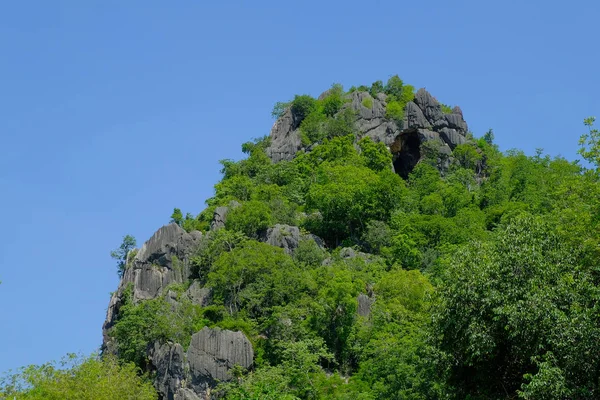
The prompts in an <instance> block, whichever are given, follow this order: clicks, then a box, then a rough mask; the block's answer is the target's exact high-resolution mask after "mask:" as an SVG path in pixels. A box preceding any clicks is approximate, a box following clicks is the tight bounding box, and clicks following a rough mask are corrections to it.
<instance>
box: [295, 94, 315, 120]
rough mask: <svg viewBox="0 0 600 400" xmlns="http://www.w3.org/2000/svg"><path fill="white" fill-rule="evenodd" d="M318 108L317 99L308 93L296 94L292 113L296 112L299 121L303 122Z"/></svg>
mask: <svg viewBox="0 0 600 400" xmlns="http://www.w3.org/2000/svg"><path fill="white" fill-rule="evenodd" d="M316 109H317V100H315V99H314V98H313V97H311V96H309V95H307V94H303V95H296V97H294V100H293V101H292V113H294V116H295V117H296V121H297V123H301V122H302V121H303V120H304V118H306V117H307V116H308V114H310V113H311V112H313V111H315V110H316Z"/></svg>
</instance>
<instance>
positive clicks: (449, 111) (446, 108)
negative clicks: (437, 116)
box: [440, 103, 452, 114]
mask: <svg viewBox="0 0 600 400" xmlns="http://www.w3.org/2000/svg"><path fill="white" fill-rule="evenodd" d="M440 105H441V106H442V112H443V113H444V114H452V107H450V106H448V105H446V104H444V103H441V104H440Z"/></svg>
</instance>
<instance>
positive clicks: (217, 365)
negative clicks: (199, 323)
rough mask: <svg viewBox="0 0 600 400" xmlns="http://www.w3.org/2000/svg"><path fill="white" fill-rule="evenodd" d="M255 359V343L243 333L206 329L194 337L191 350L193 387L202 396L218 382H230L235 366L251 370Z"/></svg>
mask: <svg viewBox="0 0 600 400" xmlns="http://www.w3.org/2000/svg"><path fill="white" fill-rule="evenodd" d="M253 358H254V350H253V348H252V344H251V343H250V341H249V340H248V339H247V338H246V336H245V335H244V334H243V333H242V332H233V331H228V330H221V329H219V328H208V327H204V328H202V330H201V331H200V332H196V333H195V334H194V335H193V336H192V342H191V344H190V347H189V349H188V351H187V359H188V364H189V371H190V375H191V379H192V381H191V382H192V383H191V385H192V387H193V388H194V390H195V391H196V392H197V393H202V392H204V391H206V390H207V389H208V388H210V387H213V386H214V385H215V384H216V382H217V381H227V380H230V379H231V378H232V377H231V375H229V370H230V369H231V368H232V367H233V366H234V365H240V366H242V367H244V368H248V367H250V366H251V365H252V361H253Z"/></svg>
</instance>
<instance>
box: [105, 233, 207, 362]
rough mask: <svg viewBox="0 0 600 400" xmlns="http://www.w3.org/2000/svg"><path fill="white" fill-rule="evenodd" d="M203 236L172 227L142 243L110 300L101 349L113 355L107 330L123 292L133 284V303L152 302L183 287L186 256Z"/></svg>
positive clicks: (186, 275)
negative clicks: (178, 285)
mask: <svg viewBox="0 0 600 400" xmlns="http://www.w3.org/2000/svg"><path fill="white" fill-rule="evenodd" d="M201 236H202V235H198V234H197V233H195V234H193V235H192V234H189V233H187V232H186V231H185V230H183V229H182V228H181V227H180V226H179V225H177V224H175V223H171V224H169V225H165V226H163V227H162V228H160V229H159V230H158V231H156V232H155V233H154V235H152V237H151V238H150V239H149V240H148V241H147V242H146V243H144V245H143V246H142V248H141V249H140V250H139V251H138V252H137V254H136V255H135V257H133V260H131V261H130V262H129V263H128V265H127V268H126V269H125V273H124V274H123V277H122V279H121V281H120V283H119V288H118V289H117V291H116V292H115V293H113V295H112V296H111V299H110V302H109V306H108V310H107V312H106V320H105V322H104V325H103V328H102V331H103V335H104V343H103V349H104V350H106V351H109V352H111V351H114V348H113V347H112V346H111V343H110V342H111V340H110V338H109V337H108V330H109V329H110V328H111V327H112V326H113V324H114V322H115V320H116V317H117V315H118V312H119V308H120V307H121V305H122V303H123V294H124V292H125V289H126V288H127V287H128V286H129V285H130V284H132V289H133V293H132V300H133V301H134V302H137V301H140V300H148V299H153V298H156V297H158V296H160V295H161V294H162V291H163V289H164V288H166V287H167V286H169V285H170V284H171V283H183V282H185V281H186V280H187V279H188V277H189V275H190V266H189V256H190V255H191V254H192V253H193V251H194V250H195V249H196V247H197V246H198V244H199V241H200V238H201Z"/></svg>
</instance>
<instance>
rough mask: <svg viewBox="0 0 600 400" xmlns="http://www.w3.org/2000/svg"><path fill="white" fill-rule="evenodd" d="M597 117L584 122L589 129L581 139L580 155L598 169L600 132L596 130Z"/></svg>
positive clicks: (599, 162) (599, 161)
mask: <svg viewBox="0 0 600 400" xmlns="http://www.w3.org/2000/svg"><path fill="white" fill-rule="evenodd" d="M594 122H596V117H588V118H586V119H584V120H583V124H584V125H585V126H587V127H588V133H586V134H583V135H581V137H580V138H579V147H580V148H579V150H578V151H577V153H579V154H580V155H581V156H582V157H583V159H584V160H586V161H588V162H589V163H591V164H594V165H595V166H596V168H598V167H600V131H599V130H598V129H597V128H594Z"/></svg>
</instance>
